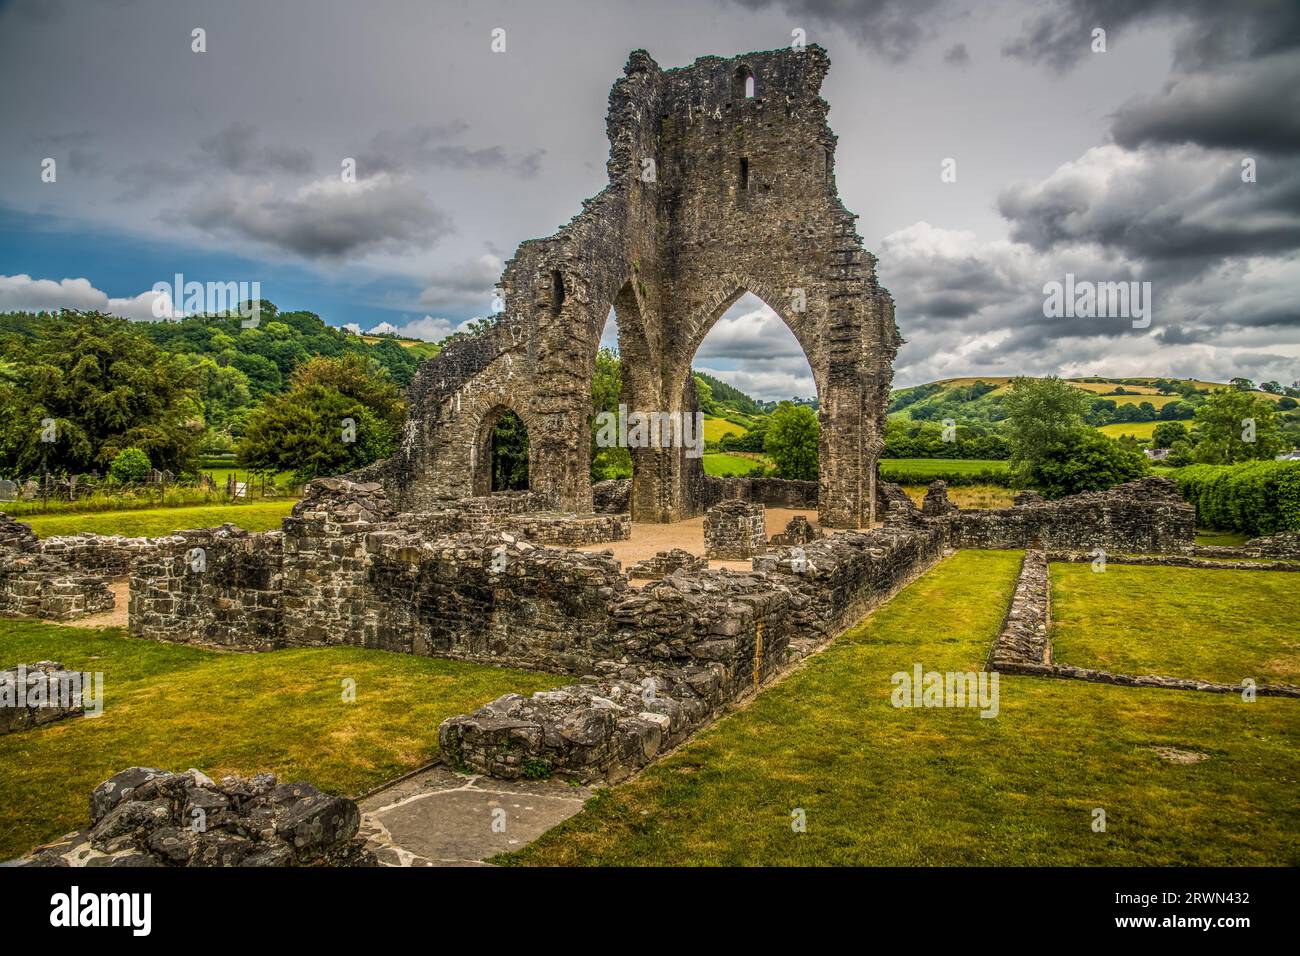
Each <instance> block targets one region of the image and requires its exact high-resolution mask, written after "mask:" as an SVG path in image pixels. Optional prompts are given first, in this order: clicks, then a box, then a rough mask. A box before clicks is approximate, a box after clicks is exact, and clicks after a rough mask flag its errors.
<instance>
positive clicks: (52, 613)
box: [0, 556, 117, 621]
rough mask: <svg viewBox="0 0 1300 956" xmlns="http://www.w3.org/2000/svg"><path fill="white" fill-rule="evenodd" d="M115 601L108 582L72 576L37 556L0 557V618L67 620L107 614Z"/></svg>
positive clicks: (49, 561) (62, 567)
mask: <svg viewBox="0 0 1300 956" xmlns="http://www.w3.org/2000/svg"><path fill="white" fill-rule="evenodd" d="M116 601H117V598H116V595H114V594H113V591H112V588H111V587H110V586H109V579H108V578H103V577H96V576H94V575H88V574H72V573H69V572H68V569H67V568H66V566H64V565H61V564H60V563H59V562H57V561H53V560H50V559H46V558H43V557H40V556H30V557H19V558H6V557H0V616H2V617H39V618H43V619H44V620H47V621H71V620H75V619H76V618H79V617H85V616H86V615H88V614H99V613H101V612H103V611H111V610H112V609H113V607H114V605H115V604H116Z"/></svg>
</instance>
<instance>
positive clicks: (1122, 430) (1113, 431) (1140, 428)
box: [1097, 422, 1186, 441]
mask: <svg viewBox="0 0 1300 956" xmlns="http://www.w3.org/2000/svg"><path fill="white" fill-rule="evenodd" d="M1158 424H1160V423H1159V422H1115V423H1114V424H1111V425H1102V426H1100V427H1099V428H1098V429H1097V431H1099V432H1101V433H1102V434H1103V435H1109V436H1110V437H1111V438H1119V437H1120V436H1121V435H1132V436H1133V437H1134V438H1138V439H1141V440H1142V441H1148V440H1150V438H1151V436H1152V435H1154V434H1155V430H1156V426H1157V425H1158ZM1184 424H1186V423H1184Z"/></svg>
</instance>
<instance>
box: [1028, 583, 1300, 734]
mask: <svg viewBox="0 0 1300 956" xmlns="http://www.w3.org/2000/svg"><path fill="white" fill-rule="evenodd" d="M1051 573H1052V617H1053V622H1054V623H1053V630H1052V641H1053V656H1054V658H1055V660H1056V661H1057V662H1058V663H1061V664H1073V665H1075V666H1076V667H1096V668H1100V669H1101V670H1108V671H1114V672H1116V673H1120V674H1164V675H1166V676H1171V677H1193V678H1197V679H1200V680H1210V681H1217V682H1219V683H1223V684H1239V683H1240V682H1241V680H1242V679H1243V678H1246V677H1251V678H1254V680H1255V681H1256V682H1257V683H1260V684H1267V683H1285V684H1300V633H1297V631H1296V622H1297V621H1300V581H1297V580H1296V576H1295V573H1294V572H1287V571H1233V570H1228V569H1225V570H1222V571H1220V570H1214V569H1207V568H1162V567H1140V566H1135V565H1123V564H1109V565H1107V566H1106V570H1105V572H1104V573H1097V572H1094V571H1093V570H1092V567H1091V566H1090V565H1088V564H1053V565H1052V566H1051ZM1297 703H1300V702H1297ZM1296 725H1297V729H1300V708H1298V709H1297V711H1296Z"/></svg>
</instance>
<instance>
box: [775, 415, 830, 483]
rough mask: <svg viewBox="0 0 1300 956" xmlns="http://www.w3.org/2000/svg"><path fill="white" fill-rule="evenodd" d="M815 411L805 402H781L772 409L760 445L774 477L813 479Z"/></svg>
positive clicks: (814, 466)
mask: <svg viewBox="0 0 1300 956" xmlns="http://www.w3.org/2000/svg"><path fill="white" fill-rule="evenodd" d="M817 443H818V423H817V413H816V412H814V411H813V410H812V409H811V408H809V407H808V406H807V405H795V404H794V403H793V402H782V403H781V404H779V405H778V406H777V407H776V411H774V412H772V415H771V417H770V420H769V422H768V427H767V434H766V436H765V439H764V443H763V447H764V450H765V451H766V452H767V454H768V455H769V456H770V457H771V459H772V461H773V462H774V463H775V464H776V474H777V477H778V478H787V479H792V480H801V481H816V480H817Z"/></svg>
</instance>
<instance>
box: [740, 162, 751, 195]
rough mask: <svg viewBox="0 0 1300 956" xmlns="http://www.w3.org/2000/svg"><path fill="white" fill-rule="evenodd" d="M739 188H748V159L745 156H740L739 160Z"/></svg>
mask: <svg viewBox="0 0 1300 956" xmlns="http://www.w3.org/2000/svg"><path fill="white" fill-rule="evenodd" d="M740 188H741V189H742V190H748V189H749V159H748V158H746V157H741V160H740Z"/></svg>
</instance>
